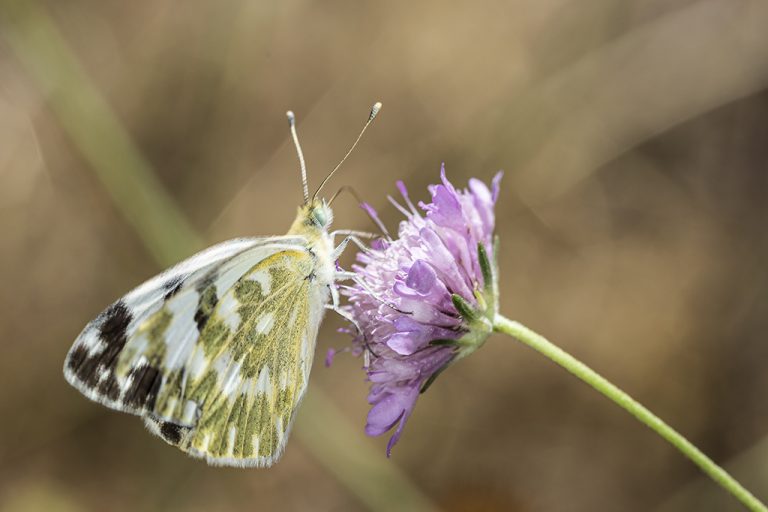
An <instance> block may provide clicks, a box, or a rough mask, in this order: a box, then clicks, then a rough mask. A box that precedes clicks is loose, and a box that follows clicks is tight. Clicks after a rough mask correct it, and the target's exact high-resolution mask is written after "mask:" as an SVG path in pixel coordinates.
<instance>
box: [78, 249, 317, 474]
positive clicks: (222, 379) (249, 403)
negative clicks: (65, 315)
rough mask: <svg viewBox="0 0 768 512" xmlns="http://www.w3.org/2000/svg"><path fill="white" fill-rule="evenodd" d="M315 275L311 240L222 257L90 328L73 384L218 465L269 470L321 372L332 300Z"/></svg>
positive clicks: (197, 259) (191, 268)
mask: <svg viewBox="0 0 768 512" xmlns="http://www.w3.org/2000/svg"><path fill="white" fill-rule="evenodd" d="M316 267H317V261H316V256H315V255H314V253H313V252H312V251H311V250H310V249H308V248H307V243H306V240H305V239H304V238H303V237H296V236H286V237H274V238H269V239H240V240H232V241H230V242H225V243H223V244H220V245H218V246H214V247H212V248H211V249H208V250H206V251H204V252H202V253H200V254H198V255H196V256H193V257H192V258H190V259H189V260H187V261H185V262H183V263H181V264H179V265H177V266H176V267H174V268H172V269H170V270H169V271H167V272H165V273H163V274H161V275H160V276H158V277H156V278H154V279H152V280H150V281H148V282H147V283H145V284H143V285H141V286H140V287H138V288H137V289H135V290H134V291H132V292H131V293H129V294H128V295H126V296H125V297H124V298H122V299H121V300H119V301H117V302H115V303H114V304H113V305H112V306H110V307H109V308H107V310H105V311H104V312H103V313H102V314H101V315H100V316H99V317H98V318H96V320H94V321H93V322H91V323H90V324H88V326H86V328H85V329H84V330H83V332H82V333H81V334H80V336H79V337H78V339H77V340H76V341H75V344H74V346H73V347H72V349H71V350H70V352H69V354H68V356H67V360H66V362H65V368H64V373H65V376H66V378H67V380H68V381H69V382H70V383H71V384H73V385H74V386H75V387H77V388H78V389H79V390H80V391H82V392H83V393H84V394H85V395H86V396H88V397H89V398H91V399H93V400H96V401H98V402H101V403H103V404H105V405H107V406H109V407H112V408H114V409H118V410H121V411H125V412H130V413H133V414H139V415H141V416H143V417H144V418H145V422H146V424H147V426H148V427H149V429H150V430H151V431H152V432H153V433H155V434H157V435H159V436H160V437H162V438H163V439H165V440H166V441H167V442H169V443H171V444H173V445H176V446H178V447H179V448H180V449H182V450H184V451H185V452H187V453H189V454H191V455H193V456H195V457H200V458H204V459H206V461H207V462H208V463H210V464H216V465H225V466H260V467H263V466H270V465H272V464H273V463H274V462H275V461H276V460H277V459H278V458H279V457H280V455H281V454H282V451H283V448H284V446H285V442H286V440H287V437H288V434H289V431H290V427H291V424H292V422H293V418H294V414H295V411H296V407H297V406H298V404H299V401H300V400H301V398H302V396H303V394H304V391H305V389H306V386H307V380H308V377H309V371H310V368H311V365H312V356H313V353H314V346H315V339H316V336H317V330H318V327H319V324H320V320H321V318H322V311H323V307H324V304H325V302H326V300H327V290H326V287H327V284H325V283H320V282H318V280H317V279H315V276H316Z"/></svg>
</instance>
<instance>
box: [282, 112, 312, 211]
mask: <svg viewBox="0 0 768 512" xmlns="http://www.w3.org/2000/svg"><path fill="white" fill-rule="evenodd" d="M285 115H286V116H288V125H289V126H290V127H291V137H292V138H293V145H294V146H296V154H297V155H299V165H300V166H301V186H302V187H303V188H304V204H307V203H309V185H307V164H306V162H304V153H303V152H302V151H301V144H299V136H298V134H297V133H296V116H295V115H294V114H293V110H289V111H288V112H286V113H285Z"/></svg>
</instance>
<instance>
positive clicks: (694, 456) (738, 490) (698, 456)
mask: <svg viewBox="0 0 768 512" xmlns="http://www.w3.org/2000/svg"><path fill="white" fill-rule="evenodd" d="M493 330H494V331H495V332H500V333H503V334H508V335H510V336H512V337H514V338H517V339H518V340H519V341H521V342H523V343H525V344H526V345H528V346H529V347H531V348H533V349H534V350H536V351H537V352H539V353H540V354H542V355H544V356H546V357H548V358H549V359H551V360H552V361H554V362H555V363H557V364H559V365H560V366H562V367H563V368H565V369H566V370H568V371H569V372H571V373H572V374H574V375H575V376H576V377H578V378H580V379H581V380H583V381H584V382H586V383H587V384H589V385H590V386H592V387H593V388H595V389H596V390H597V391H599V392H600V393H602V394H603V395H605V396H607V397H608V398H610V399H611V400H613V401H614V402H616V404H617V405H619V406H620V407H623V408H624V409H626V410H627V411H628V412H629V413H630V414H632V416H634V417H635V418H637V419H638V420H640V421H641V422H642V423H644V424H645V425H647V426H648V427H650V428H651V430H653V431H654V432H656V433H657V434H659V435H660V436H661V437H663V438H664V439H666V440H667V441H669V442H670V443H671V444H672V445H673V446H674V447H675V448H677V449H678V450H680V451H681V452H682V453H683V455H685V456H686V457H688V458H689V459H691V460H692V461H693V462H694V463H695V464H696V465H697V466H699V468H701V470H702V471H704V472H705V473H706V474H707V475H709V476H710V477H712V479H713V480H714V481H715V482H717V483H718V484H720V485H721V486H722V487H723V488H724V489H725V490H726V491H728V492H729V493H731V494H732V495H733V496H735V497H736V499H738V500H739V501H741V503H742V504H743V505H744V506H745V507H747V508H748V509H749V510H753V511H762V512H766V511H768V508H766V506H765V505H764V504H763V503H762V502H761V501H760V500H758V499H757V498H756V497H755V496H754V495H753V494H752V493H751V492H749V491H748V490H747V489H745V488H744V486H742V485H741V484H740V483H739V482H738V481H736V479H735V478H733V477H732V476H731V475H730V474H728V472H727V471H725V470H724V469H723V468H721V467H720V466H718V465H717V464H715V462H714V461H713V460H712V459H710V458H709V457H707V456H706V455H704V454H703V453H702V452H701V450H699V449H698V448H696V447H695V446H694V445H693V444H691V442H690V441H688V440H687V439H686V438H685V437H683V436H682V435H680V433H678V432H677V431H676V430H675V429H673V428H672V427H670V426H669V425H667V424H666V423H664V422H663V421H662V420H661V419H660V418H659V417H658V416H656V415H655V414H653V413H652V412H651V411H649V410H648V409H646V408H645V407H644V406H643V405H642V404H640V403H639V402H638V401H637V400H635V399H634V398H632V397H631V396H629V395H628V394H626V393H625V392H624V391H622V390H621V389H619V388H617V387H616V386H615V385H613V384H612V383H610V382H609V381H607V380H606V379H605V378H604V377H602V376H601V375H599V374H598V373H597V372H595V371H594V370H593V369H592V368H590V367H589V366H587V365H585V364H584V363H582V362H581V361H579V360H578V359H576V358H575V357H573V356H572V355H570V354H569V353H567V352H565V351H564V350H563V349H561V348H560V347H558V346H557V345H554V344H552V342H550V341H549V340H547V339H546V338H544V337H543V336H541V335H540V334H537V333H535V332H533V331H532V330H530V329H528V328H527V327H525V326H524V325H522V324H520V323H518V322H514V321H512V320H508V319H507V318H504V317H502V316H501V315H497V317H496V320H495V322H494V326H493Z"/></svg>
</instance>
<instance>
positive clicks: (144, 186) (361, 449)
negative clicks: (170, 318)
mask: <svg viewBox="0 0 768 512" xmlns="http://www.w3.org/2000/svg"><path fill="white" fill-rule="evenodd" d="M0 27H2V36H3V37H4V38H5V40H6V41H7V42H8V43H9V45H10V47H11V48H12V50H13V51H14V52H15V54H16V57H17V58H18V59H19V61H20V62H21V63H22V64H23V65H24V67H25V68H26V70H27V71H28V73H29V74H30V75H31V77H32V79H33V80H34V81H35V82H36V84H37V86H38V87H39V88H40V89H41V90H42V91H44V93H45V94H46V99H47V101H48V105H49V106H50V108H51V110H52V111H53V112H54V114H55V116H56V118H57V120H58V122H59V123H60V125H61V126H62V128H63V129H64V131H65V132H66V133H67V135H68V136H69V137H70V138H71V140H72V142H73V144H74V145H75V147H77V149H78V150H79V151H80V152H81V153H82V155H83V156H84V157H85V159H86V160H87V161H88V163H89V164H90V167H91V169H92V170H93V172H95V173H96V175H97V176H98V178H99V179H100V180H101V182H102V184H103V185H104V188H105V189H106V191H107V193H108V194H109V195H110V197H111V199H112V201H113V202H114V204H115V207H116V208H117V209H118V210H119V211H120V213H121V214H122V215H123V216H124V217H125V219H126V220H127V221H128V222H129V223H130V224H131V225H132V226H133V228H134V229H135V230H136V232H137V233H138V235H139V236H140V237H141V239H142V241H143V243H144V245H145V246H146V248H147V250H148V251H149V252H150V253H151V254H152V256H153V257H154V258H155V259H156V260H157V262H158V263H159V264H161V265H163V266H167V265H169V264H171V263H175V262H177V261H179V260H180V259H182V258H183V257H185V256H189V255H191V254H192V253H193V252H195V251H196V250H198V249H200V248H201V247H202V243H201V237H200V236H199V235H198V233H196V232H195V230H194V229H193V228H192V227H191V226H190V224H189V222H188V221H187V219H186V218H185V216H184V215H183V213H181V212H180V211H179V209H178V207H177V206H176V205H175V203H174V201H173V199H172V198H171V197H170V196H169V195H168V194H167V193H166V192H165V190H164V189H163V187H162V185H161V183H160V182H159V181H158V179H157V177H156V176H155V174H154V173H153V172H152V169H151V167H150V165H149V164H148V163H147V161H146V160H145V159H144V158H142V156H141V155H140V154H139V152H138V150H137V148H136V147H135V146H134V144H133V143H132V141H131V139H130V137H129V136H128V134H127V133H126V131H125V129H124V128H123V126H122V124H121V123H120V121H119V120H118V119H117V117H116V116H115V114H114V113H113V112H112V110H111V109H110V107H109V105H108V104H107V103H106V102H105V101H104V99H103V98H102V96H101V94H100V93H99V91H98V90H97V89H96V88H95V87H94V85H93V84H92V83H91V81H90V80H89V78H88V76H87V75H86V74H85V72H84V71H83V69H82V68H81V66H80V65H79V63H78V61H77V59H76V57H75V55H74V54H73V53H72V52H71V51H70V49H69V47H68V45H67V43H66V42H65V41H64V39H63V38H62V37H61V35H60V34H59V31H58V29H57V28H56V26H55V24H54V22H53V20H52V19H51V18H50V16H49V15H48V13H47V12H46V11H45V10H44V8H43V7H41V6H40V5H38V4H36V3H35V2H33V1H26V2H25V1H18V2H14V1H8V2H0ZM302 411H303V412H301V415H302V416H303V417H304V419H303V420H300V421H298V422H297V425H296V437H297V438H299V439H300V441H301V442H302V443H303V444H304V446H305V447H306V448H307V449H308V450H309V451H310V452H311V453H312V454H313V455H314V456H315V457H316V458H317V460H318V461H319V462H320V463H321V464H324V465H325V467H326V468H327V469H328V471H329V472H330V473H331V474H333V475H334V476H335V477H336V478H337V479H338V481H339V482H341V483H342V484H343V485H344V486H346V488H347V489H348V490H349V491H350V493H352V494H353V495H355V496H356V497H357V498H358V499H359V500H360V502H362V503H363V504H364V505H366V506H367V507H368V508H369V509H371V510H381V511H385V510H386V511H388V510H432V509H434V508H435V507H434V506H433V505H432V504H431V503H430V501H429V500H428V498H427V497H426V496H424V495H423V494H422V493H421V491H419V489H417V488H416V487H415V486H414V485H413V484H412V483H411V482H410V481H409V479H408V478H407V476H405V475H404V474H403V473H402V472H401V471H400V470H399V469H398V468H397V466H396V465H395V464H394V463H393V462H391V461H388V460H386V459H385V458H384V454H383V452H381V451H378V450H374V449H372V448H371V446H370V445H369V444H367V443H366V442H365V440H364V438H362V437H361V436H362V430H361V429H359V428H353V427H351V426H350V425H349V423H348V422H347V421H346V420H345V419H344V417H343V416H342V415H341V413H340V412H339V411H338V410H337V409H336V408H335V406H334V405H333V402H332V401H331V400H330V398H328V397H327V396H326V395H325V394H324V393H323V392H322V391H321V390H319V389H317V387H314V388H312V389H311V390H310V393H309V394H308V396H307V398H306V399H305V400H304V404H303V405H302ZM310 418H311V420H310ZM310 424H312V425H313V427H312V428H310V427H308V426H305V425H310Z"/></svg>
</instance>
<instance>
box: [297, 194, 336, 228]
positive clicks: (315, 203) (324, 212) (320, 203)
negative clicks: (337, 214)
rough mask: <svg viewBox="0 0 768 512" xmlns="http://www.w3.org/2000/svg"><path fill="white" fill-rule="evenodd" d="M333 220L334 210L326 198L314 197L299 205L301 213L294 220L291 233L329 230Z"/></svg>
mask: <svg viewBox="0 0 768 512" xmlns="http://www.w3.org/2000/svg"><path fill="white" fill-rule="evenodd" d="M332 222H333V210H331V207H330V206H328V203H326V202H325V200H324V199H312V200H311V201H310V202H309V203H307V204H304V205H301V206H299V214H298V215H297V216H296V220H295V221H293V226H291V230H290V232H289V233H295V234H303V235H310V234H317V233H318V232H327V231H328V228H329V227H330V226H331V223H332Z"/></svg>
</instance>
